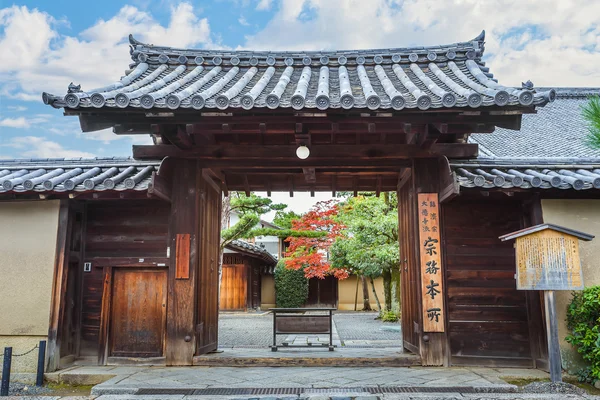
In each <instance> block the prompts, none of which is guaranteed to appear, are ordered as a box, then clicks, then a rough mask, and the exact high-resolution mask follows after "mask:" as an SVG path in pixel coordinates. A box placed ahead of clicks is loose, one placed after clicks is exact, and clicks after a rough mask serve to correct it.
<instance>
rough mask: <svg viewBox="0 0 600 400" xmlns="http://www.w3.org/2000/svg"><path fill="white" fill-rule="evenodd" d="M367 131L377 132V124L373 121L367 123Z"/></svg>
mask: <svg viewBox="0 0 600 400" xmlns="http://www.w3.org/2000/svg"><path fill="white" fill-rule="evenodd" d="M367 131H368V132H369V133H375V132H377V127H376V125H375V124H374V123H372V122H371V123H369V124H367Z"/></svg>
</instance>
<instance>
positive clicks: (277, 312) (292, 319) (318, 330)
mask: <svg viewBox="0 0 600 400" xmlns="http://www.w3.org/2000/svg"><path fill="white" fill-rule="evenodd" d="M269 310H270V311H271V312H272V313H273V345H272V346H271V351H277V349H278V348H279V347H318V346H321V347H326V346H327V347H329V351H333V349H334V347H335V346H334V345H333V320H332V318H333V311H334V310H336V309H335V308H270V309H269ZM305 334H308V335H324V334H327V335H329V343H319V342H311V341H307V343H306V344H302V345H299V344H292V343H290V342H283V343H282V344H280V345H278V344H277V335H305Z"/></svg>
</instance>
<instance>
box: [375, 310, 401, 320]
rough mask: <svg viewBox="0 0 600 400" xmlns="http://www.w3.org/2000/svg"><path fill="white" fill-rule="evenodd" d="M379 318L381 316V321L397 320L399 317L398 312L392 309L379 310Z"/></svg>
mask: <svg viewBox="0 0 600 400" xmlns="http://www.w3.org/2000/svg"><path fill="white" fill-rule="evenodd" d="M379 318H381V321H383V322H398V320H399V319H400V318H399V317H398V314H397V313H395V312H394V311H392V310H388V311H380V312H379Z"/></svg>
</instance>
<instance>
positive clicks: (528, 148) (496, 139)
mask: <svg viewBox="0 0 600 400" xmlns="http://www.w3.org/2000/svg"><path fill="white" fill-rule="evenodd" d="M591 95H596V96H597V95H600V88H557V89H556V101H555V102H553V103H552V104H549V105H548V106H546V107H544V108H541V109H538V110H537V113H536V114H524V115H523V120H522V124H521V130H520V131H513V130H510V129H503V128H496V130H495V131H494V132H493V133H491V134H489V133H481V134H473V135H471V137H470V139H469V140H470V142H472V143H477V144H479V152H480V155H479V157H482V158H502V157H509V158H534V159H538V158H546V157H551V158H560V157H567V158H600V149H593V148H591V147H590V146H588V145H587V144H586V143H585V138H586V136H587V133H588V131H587V123H586V121H585V120H584V119H583V116H582V114H581V106H582V105H584V104H585V103H586V102H587V101H588V98H589V96H591Z"/></svg>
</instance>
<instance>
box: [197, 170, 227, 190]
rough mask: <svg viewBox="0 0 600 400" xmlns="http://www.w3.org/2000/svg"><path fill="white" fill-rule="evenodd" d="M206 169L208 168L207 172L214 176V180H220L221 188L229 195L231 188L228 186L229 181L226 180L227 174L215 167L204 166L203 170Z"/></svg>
mask: <svg viewBox="0 0 600 400" xmlns="http://www.w3.org/2000/svg"><path fill="white" fill-rule="evenodd" d="M204 170H206V172H207V173H208V174H209V175H211V176H212V177H213V178H214V180H216V181H217V182H219V186H220V187H221V190H222V191H223V194H224V195H225V196H229V189H228V188H227V182H226V180H225V175H224V174H223V173H222V172H220V171H217V170H216V169H214V168H204V169H203V172H204Z"/></svg>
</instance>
